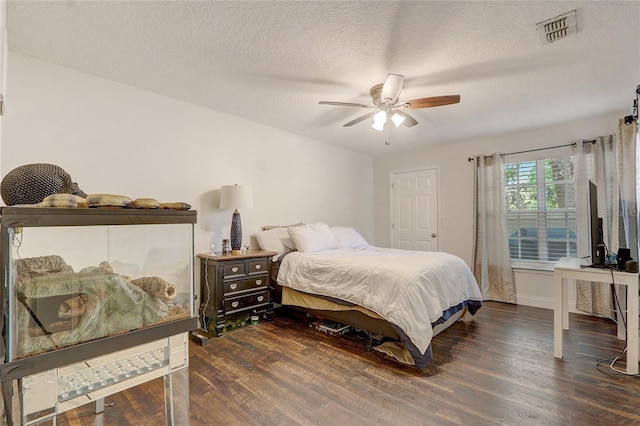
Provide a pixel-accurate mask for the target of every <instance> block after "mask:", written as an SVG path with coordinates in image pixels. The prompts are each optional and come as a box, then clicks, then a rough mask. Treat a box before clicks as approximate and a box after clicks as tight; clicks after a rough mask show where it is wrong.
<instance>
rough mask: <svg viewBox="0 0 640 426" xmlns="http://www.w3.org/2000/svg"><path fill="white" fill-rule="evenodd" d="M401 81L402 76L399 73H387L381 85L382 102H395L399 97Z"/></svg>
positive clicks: (402, 81) (402, 79)
mask: <svg viewBox="0 0 640 426" xmlns="http://www.w3.org/2000/svg"><path fill="white" fill-rule="evenodd" d="M403 83H404V76H402V75H400V74H389V75H388V76H387V79H386V80H385V81H384V84H383V85H382V93H381V94H380V99H381V100H382V102H389V103H390V104H392V105H393V104H394V103H396V101H397V100H398V98H399V97H400V92H401V91H402V84H403Z"/></svg>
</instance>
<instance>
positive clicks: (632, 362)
mask: <svg viewBox="0 0 640 426" xmlns="http://www.w3.org/2000/svg"><path fill="white" fill-rule="evenodd" d="M627 373H629V374H638V281H637V280H636V281H635V283H634V284H631V285H628V286H627Z"/></svg>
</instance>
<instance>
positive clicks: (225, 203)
mask: <svg viewBox="0 0 640 426" xmlns="http://www.w3.org/2000/svg"><path fill="white" fill-rule="evenodd" d="M251 207H253V192H252V190H251V187H250V186H245V185H223V186H222V188H221V189H220V208H221V209H235V211H234V212H233V217H232V219H231V235H230V238H231V253H232V254H240V253H242V222H241V221H240V212H239V211H238V209H247V208H251Z"/></svg>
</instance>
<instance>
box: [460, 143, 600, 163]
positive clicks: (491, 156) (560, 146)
mask: <svg viewBox="0 0 640 426" xmlns="http://www.w3.org/2000/svg"><path fill="white" fill-rule="evenodd" d="M582 143H583V144H585V143H591V144H594V143H596V139H591V140H584V139H583V140H582ZM577 145H578V143H577V142H571V143H567V144H564V145H556V146H548V147H545V148H536V149H527V150H524V151H514V152H505V153H504V154H502V155H513V154H524V153H526V152H535V151H544V150H545V149H553V148H564V147H565V146H577ZM484 158H493V154H491V155H484ZM475 159H476V157H469V161H473V160H475Z"/></svg>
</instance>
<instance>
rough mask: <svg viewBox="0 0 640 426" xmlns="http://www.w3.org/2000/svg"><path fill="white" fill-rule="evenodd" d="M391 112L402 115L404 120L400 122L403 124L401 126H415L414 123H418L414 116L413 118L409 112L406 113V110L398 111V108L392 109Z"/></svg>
mask: <svg viewBox="0 0 640 426" xmlns="http://www.w3.org/2000/svg"><path fill="white" fill-rule="evenodd" d="M393 113H394V114H398V115H400V116H402V117H404V121H403V122H402V125H403V126H407V127H413V126H415V125H416V124H418V122H417V121H416V119H415V118H413V117H412V116H410V115H409V114H407V113H406V112H404V111H400V110H398V109H394V110H393Z"/></svg>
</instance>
